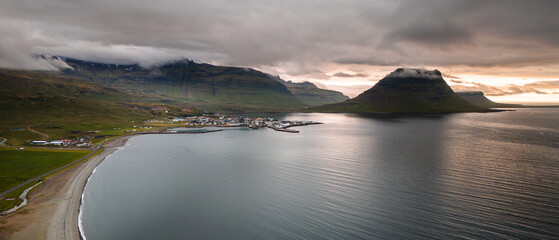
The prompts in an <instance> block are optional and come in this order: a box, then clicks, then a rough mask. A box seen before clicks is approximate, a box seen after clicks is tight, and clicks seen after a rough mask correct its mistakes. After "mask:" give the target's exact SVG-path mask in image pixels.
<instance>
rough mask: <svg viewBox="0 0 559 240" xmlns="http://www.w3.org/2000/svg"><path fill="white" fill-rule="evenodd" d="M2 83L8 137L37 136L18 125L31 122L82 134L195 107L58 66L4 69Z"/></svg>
mask: <svg viewBox="0 0 559 240" xmlns="http://www.w3.org/2000/svg"><path fill="white" fill-rule="evenodd" d="M0 86H2V87H1V88H0V106H1V107H0V136H3V137H6V138H8V139H9V141H13V140H15V139H18V138H26V139H32V138H33V137H37V136H33V135H29V133H25V132H26V131H21V132H20V133H18V132H15V131H12V129H14V128H15V129H26V128H27V127H28V126H30V127H31V128H33V129H36V130H37V129H38V130H39V131H41V132H45V133H46V134H48V135H49V136H51V138H55V137H67V136H84V135H91V131H95V130H98V129H113V128H118V127H127V126H132V125H134V121H136V122H138V121H142V120H148V119H153V118H154V117H155V115H161V112H162V111H157V110H156V109H161V108H165V109H169V112H171V111H173V112H174V113H177V114H178V115H180V114H181V113H187V112H197V110H195V109H189V108H181V107H178V106H173V105H166V104H162V103H161V102H164V101H167V100H169V98H166V97H162V96H158V95H153V94H147V93H141V92H136V91H131V90H122V89H114V88H110V87H107V86H103V85H100V84H96V83H91V82H87V81H84V80H82V79H79V78H76V77H70V76H65V75H63V74H61V73H59V72H46V71H26V70H6V69H0ZM171 109H173V110H171ZM22 134H23V135H25V134H27V135H28V136H23V135H22ZM19 135H22V136H19ZM12 143H13V142H12Z"/></svg>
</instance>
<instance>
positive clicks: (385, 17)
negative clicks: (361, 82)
mask: <svg viewBox="0 0 559 240" xmlns="http://www.w3.org/2000/svg"><path fill="white" fill-rule="evenodd" d="M557 12H559V4H557V3H556V2H555V1H545V0H532V1H519V0H513V1H506V2H503V1H492V0H489V1H481V0H471V1H461V0H452V1H435V0H420V1H418V0H413V1H412V0H400V1H389V0H379V1H369V0H351V1H324V0H308V1H295V0H286V1H269V0H263V1H254V0H238V1H235V2H234V3H233V2H231V1H226V0H210V1H192V0H163V1H159V2H157V3H152V2H145V1H143V2H138V1H133V0H96V1H65V0H17V1H9V0H7V1H2V2H1V3H0V35H1V36H2V41H1V42H0V67H11V68H18V67H19V68H32V69H46V68H49V66H48V65H45V63H43V62H37V61H35V60H33V59H32V58H31V56H32V55H33V54H42V53H49V54H65V55H69V56H70V57H81V58H84V59H91V60H93V59H96V60H105V61H113V62H115V61H121V62H134V61H135V62H138V63H141V64H142V65H145V66H151V65H156V64H158V63H160V62H165V61H169V60H172V59H176V58H181V57H187V58H190V59H194V60H197V61H204V62H211V63H217V64H228V65H238V66H249V67H257V68H261V69H276V70H277V71H278V72H285V73H291V72H296V73H302V74H305V73H308V74H309V75H308V76H311V75H312V74H315V75H317V74H316V69H319V70H318V71H321V72H328V70H327V69H322V68H324V66H332V65H338V69H339V68H340V67H339V65H350V64H357V65H372V66H402V65H405V66H425V65H428V66H479V67H489V66H493V67H495V66H515V67H516V66H543V67H544V68H545V67H547V66H549V65H550V64H556V63H557V62H559V41H557V39H558V38H559V37H558V36H559V21H557ZM342 67H343V66H342ZM348 71H349V70H348ZM313 72H314V73H313ZM274 74H276V73H274ZM322 77H324V76H322Z"/></svg>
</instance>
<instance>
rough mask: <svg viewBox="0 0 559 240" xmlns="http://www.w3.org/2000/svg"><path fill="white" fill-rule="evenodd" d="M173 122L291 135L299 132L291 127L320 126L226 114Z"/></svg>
mask: <svg viewBox="0 0 559 240" xmlns="http://www.w3.org/2000/svg"><path fill="white" fill-rule="evenodd" d="M172 121H173V122H184V126H186V127H248V128H251V129H258V128H261V127H267V128H271V129H274V130H276V131H282V132H291V133H298V132H299V131H297V130H292V129H288V128H290V127H295V126H306V125H312V124H320V123H318V122H313V121H290V120H283V121H279V120H275V119H274V118H261V117H256V118H249V117H245V116H239V115H226V114H204V115H202V116H194V117H186V118H184V117H179V118H174V119H173V120H172Z"/></svg>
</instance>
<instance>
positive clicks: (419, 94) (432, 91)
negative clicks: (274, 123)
mask: <svg viewBox="0 0 559 240" xmlns="http://www.w3.org/2000/svg"><path fill="white" fill-rule="evenodd" d="M309 110H310V111H319V112H360V113H368V112H386V113H447V112H471V111H484V110H485V109H484V108H481V107H477V106H474V105H473V104H471V103H469V102H467V101H465V100H464V99H462V98H461V97H460V96H458V95H457V94H456V93H454V91H452V89H451V88H450V87H449V86H448V84H446V82H445V81H444V79H443V78H442V76H441V73H440V72H439V71H437V70H434V71H427V70H422V69H403V68H399V69H397V70H396V71H394V72H392V73H390V74H389V75H388V76H386V77H384V78H383V79H382V80H380V81H379V82H378V83H377V84H375V86H373V87H372V88H370V89H369V90H367V91H365V92H363V93H362V94H360V95H359V96H357V97H355V98H353V99H350V100H347V101H344V102H342V103H337V104H328V105H323V106H320V107H314V108H310V109H309Z"/></svg>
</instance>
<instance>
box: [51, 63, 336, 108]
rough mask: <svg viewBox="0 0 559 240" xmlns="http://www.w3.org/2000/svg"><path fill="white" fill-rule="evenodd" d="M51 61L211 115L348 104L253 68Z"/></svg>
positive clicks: (74, 72) (71, 71) (94, 78)
mask: <svg viewBox="0 0 559 240" xmlns="http://www.w3.org/2000/svg"><path fill="white" fill-rule="evenodd" d="M50 58H51V59H54V60H53V61H64V63H66V65H67V67H64V68H62V69H61V71H62V72H63V73H64V74H66V75H69V76H74V77H79V78H82V79H85V80H87V81H91V82H96V83H100V84H102V85H106V86H110V87H116V88H121V89H132V90H139V91H142V92H146V93H152V94H158V95H163V96H166V97H170V98H174V99H178V100H181V101H185V102H188V103H189V104H191V105H192V106H195V107H197V108H200V109H206V110H209V111H220V110H225V111H247V110H248V111H263V110H264V111H267V110H279V111H291V110H293V109H297V108H302V107H306V106H311V105H321V104H324V103H333V102H339V101H343V100H345V98H344V95H343V94H341V93H339V92H335V91H331V90H324V89H319V88H318V87H316V86H315V85H314V84H312V85H313V86H306V85H305V86H304V87H301V86H298V85H293V84H290V83H288V82H285V81H283V80H281V79H280V80H278V79H277V77H273V76H271V75H269V74H267V73H264V72H260V71H257V70H254V69H251V68H242V67H228V66H215V65H211V64H207V63H196V62H194V61H191V60H188V59H182V60H178V61H174V62H169V63H166V64H163V65H160V66H154V67H152V68H149V69H147V68H142V67H140V66H139V65H137V64H132V65H121V64H108V63H97V62H89V61H83V60H78V59H72V58H65V57H60V56H55V57H50ZM58 64H59V65H62V64H61V63H58ZM322 95H324V96H322Z"/></svg>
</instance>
